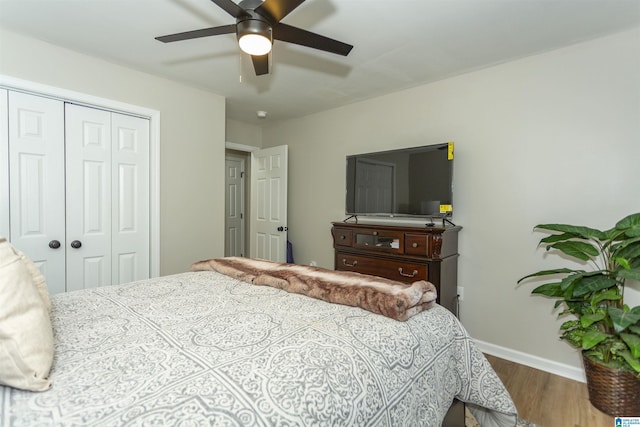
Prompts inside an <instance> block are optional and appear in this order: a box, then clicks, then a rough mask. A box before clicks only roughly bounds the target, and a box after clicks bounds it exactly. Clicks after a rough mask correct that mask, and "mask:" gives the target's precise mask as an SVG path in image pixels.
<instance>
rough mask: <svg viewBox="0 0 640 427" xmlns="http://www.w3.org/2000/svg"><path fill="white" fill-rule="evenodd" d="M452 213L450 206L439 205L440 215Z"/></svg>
mask: <svg viewBox="0 0 640 427" xmlns="http://www.w3.org/2000/svg"><path fill="white" fill-rule="evenodd" d="M450 212H453V206H452V205H440V213H450Z"/></svg>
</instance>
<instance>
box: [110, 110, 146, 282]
mask: <svg viewBox="0 0 640 427" xmlns="http://www.w3.org/2000/svg"><path fill="white" fill-rule="evenodd" d="M149 132H150V130H149V120H148V119H143V118H140V117H134V116H129V115H126V114H118V113H112V114H111V135H112V160H111V170H112V196H111V198H112V201H113V202H112V206H111V209H112V215H111V218H112V222H111V238H112V245H111V251H112V254H113V262H112V284H117V283H127V282H132V281H134V280H142V279H147V278H149V275H150V269H149V267H150V222H149V221H150V220H149V219H150V198H149V197H150V196H149V177H150V173H149V167H150V166H149V138H150V134H149Z"/></svg>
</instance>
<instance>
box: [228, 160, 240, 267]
mask: <svg viewBox="0 0 640 427" xmlns="http://www.w3.org/2000/svg"><path fill="white" fill-rule="evenodd" d="M244 168H245V161H244V158H242V157H238V156H233V155H227V156H226V159H225V170H226V178H225V200H226V202H225V211H226V215H225V222H224V226H225V227H224V230H225V231H224V242H225V245H224V256H244Z"/></svg>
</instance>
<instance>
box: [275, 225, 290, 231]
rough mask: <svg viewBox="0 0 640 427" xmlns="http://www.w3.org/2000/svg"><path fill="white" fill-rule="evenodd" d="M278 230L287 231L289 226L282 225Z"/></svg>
mask: <svg viewBox="0 0 640 427" xmlns="http://www.w3.org/2000/svg"><path fill="white" fill-rule="evenodd" d="M277 230H278V231H287V230H289V227H283V226H280V227H278V228H277Z"/></svg>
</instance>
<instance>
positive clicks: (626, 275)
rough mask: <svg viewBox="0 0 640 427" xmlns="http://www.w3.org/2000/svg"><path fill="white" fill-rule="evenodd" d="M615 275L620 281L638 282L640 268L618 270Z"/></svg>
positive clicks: (639, 279)
mask: <svg viewBox="0 0 640 427" xmlns="http://www.w3.org/2000/svg"><path fill="white" fill-rule="evenodd" d="M615 275H616V277H619V278H621V279H631V280H637V281H640V268H630V269H628V270H626V269H624V268H623V269H620V270H616V272H615Z"/></svg>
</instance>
